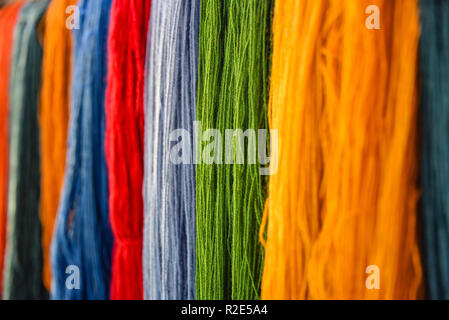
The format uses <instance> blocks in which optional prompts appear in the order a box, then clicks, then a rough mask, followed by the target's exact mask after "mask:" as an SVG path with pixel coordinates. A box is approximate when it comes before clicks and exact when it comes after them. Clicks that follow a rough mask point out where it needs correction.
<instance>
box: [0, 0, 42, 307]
mask: <svg viewBox="0 0 449 320" xmlns="http://www.w3.org/2000/svg"><path fill="white" fill-rule="evenodd" d="M48 3H49V2H48V1H46V0H37V1H33V2H30V3H28V4H26V5H25V6H24V7H22V9H21V12H20V15H19V18H18V21H17V24H16V26H15V29H14V45H13V51H12V62H11V75H10V84H9V90H10V97H11V100H10V153H9V168H10V175H9V194H8V228H7V230H8V231H7V237H8V238H7V246H6V255H5V270H4V274H3V276H4V288H3V297H4V298H5V299H13V300H16V299H44V298H48V293H47V292H46V290H45V288H44V285H43V282H42V268H43V266H42V264H43V256H42V246H41V223H40V219H39V197H40V159H39V158H40V155H39V126H38V100H39V86H40V80H41V79H40V78H41V66H42V55H43V51H42V47H41V44H40V42H39V34H38V29H39V23H40V21H41V18H42V16H43V14H44V12H45V10H46V8H47V6H48Z"/></svg>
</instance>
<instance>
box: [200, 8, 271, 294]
mask: <svg viewBox="0 0 449 320" xmlns="http://www.w3.org/2000/svg"><path fill="white" fill-rule="evenodd" d="M271 3H272V1H269V0H248V1H238V0H231V1H225V2H223V1H221V0H214V1H206V2H204V3H201V15H200V44H199V48H200V49H199V79H198V88H199V89H198V106H197V118H198V120H199V121H201V131H202V133H203V134H202V138H201V141H202V143H201V151H202V152H201V155H199V156H198V158H201V159H200V160H201V164H199V165H198V166H197V172H196V181H197V185H196V201H197V204H196V208H197V241H196V243H197V247H196V249H197V250H196V264H197V265H196V294H197V298H198V299H230V298H232V299H255V298H258V297H259V290H260V278H261V273H262V265H263V252H262V247H261V245H260V243H259V239H258V237H257V235H258V230H259V225H260V221H261V218H262V212H263V207H264V201H265V197H264V195H265V192H264V185H265V183H264V180H265V179H264V177H263V176H261V175H260V174H259V167H260V164H259V163H256V164H250V163H249V162H250V161H249V160H250V158H251V156H248V157H246V156H244V155H241V156H244V158H245V160H244V164H238V163H237V161H236V160H237V159H236V155H238V154H237V152H236V151H237V149H238V142H237V140H236V139H234V138H235V135H234V138H231V143H232V144H231V148H230V149H231V150H232V154H231V153H230V150H224V149H225V148H224V147H223V144H222V141H221V139H220V135H221V137H225V130H226V129H231V130H232V129H234V130H236V129H241V130H243V131H245V130H246V129H254V130H255V135H256V137H257V136H258V133H257V130H258V129H264V128H267V126H268V124H267V100H268V73H269V57H270V46H269V40H270V33H271V30H270V27H271V23H270V20H271ZM208 129H217V130H215V131H210V130H208ZM255 139H257V138H254V140H255ZM249 140H250V139H248V142H246V143H244V146H246V147H247V148H245V150H250V149H251V148H252V147H255V146H254V145H250V143H249ZM228 143H229V141H228ZM252 143H253V144H254V143H256V142H255V141H253V142H252ZM225 144H226V143H225ZM256 144H257V143H256ZM226 149H227V148H226ZM224 151H226V152H224ZM259 151H260V150H259ZM248 153H251V152H248ZM230 155H232V158H231V160H232V161H229V158H230ZM252 156H254V155H252ZM226 160H227V161H226ZM231 162H232V163H235V164H234V165H232V164H230V163H231ZM208 163H212V164H208Z"/></svg>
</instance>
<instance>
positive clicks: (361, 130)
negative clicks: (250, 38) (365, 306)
mask: <svg viewBox="0 0 449 320" xmlns="http://www.w3.org/2000/svg"><path fill="white" fill-rule="evenodd" d="M369 5H376V6H377V7H378V8H379V9H380V11H379V12H380V21H381V28H380V30H377V29H368V28H367V27H366V26H365V21H366V19H367V18H368V16H369V15H368V14H365V10H366V8H367V7H368V6H369ZM273 29H274V36H273V42H274V43H273V47H274V51H273V67H272V76H271V81H272V82H271V92H270V118H271V124H270V125H271V128H273V129H278V130H279V140H280V148H279V169H278V171H277V173H276V174H275V175H273V176H271V177H270V183H269V201H268V202H267V215H268V217H267V221H268V222H267V224H268V226H267V239H266V256H265V266H264V274H263V281H262V298H264V299H415V298H417V297H419V289H420V285H421V265H420V256H419V250H418V246H417V240H416V215H417V213H416V204H417V199H418V190H417V181H416V180H417V161H416V159H417V155H416V122H417V118H416V116H417V86H416V71H417V70H416V66H417V46H418V38H419V24H418V9H417V1H416V0H395V1H389V0H377V1H365V0H360V1H353V0H338V1H337V0H316V1H296V0H284V1H277V2H276V7H275V14H274V27H273ZM369 266H374V267H375V268H378V269H376V270H378V271H379V273H378V275H379V285H380V288H379V289H375V288H371V287H370V283H371V282H370V280H369V277H370V274H367V273H366V272H367V270H368V271H370V270H372V269H369V268H368V267H369ZM367 268H368V269H367ZM375 272H377V271H375ZM367 279H368V281H367ZM367 282H369V283H367Z"/></svg>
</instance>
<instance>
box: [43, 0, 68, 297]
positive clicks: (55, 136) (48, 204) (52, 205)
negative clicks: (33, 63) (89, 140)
mask: <svg viewBox="0 0 449 320" xmlns="http://www.w3.org/2000/svg"><path fill="white" fill-rule="evenodd" d="M76 2H77V0H53V1H52V2H51V4H50V5H49V7H48V10H47V12H46V14H45V24H46V25H47V26H50V27H48V28H46V29H45V36H44V57H43V62H42V89H41V101H40V106H39V125H40V133H41V137H40V138H41V139H40V142H41V199H40V217H41V222H42V248H43V253H44V284H45V287H46V289H47V290H48V291H50V285H51V271H50V243H51V239H52V236H53V226H54V222H55V218H56V213H57V210H58V204H59V196H60V192H61V188H62V181H63V178H64V168H65V150H66V145H67V127H68V121H69V80H70V64H71V47H72V45H71V42H72V41H71V40H72V38H71V34H70V30H69V29H68V28H67V27H66V19H67V15H66V8H67V7H68V6H69V5H72V4H75V3H76Z"/></svg>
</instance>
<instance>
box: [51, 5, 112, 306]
mask: <svg viewBox="0 0 449 320" xmlns="http://www.w3.org/2000/svg"><path fill="white" fill-rule="evenodd" d="M78 6H79V10H80V28H79V29H75V30H74V49H75V50H74V60H73V65H72V70H73V71H72V74H73V75H72V80H71V86H72V91H71V98H70V99H71V100H70V121H69V133H68V135H69V140H68V151H67V157H66V159H67V160H66V171H65V176H64V186H63V190H62V192H61V200H60V204H59V209H58V214H57V218H56V222H55V233H54V237H53V240H52V245H51V265H52V272H53V279H52V292H51V296H52V298H53V299H108V298H109V283H110V275H111V255H112V242H113V238H112V232H111V227H110V224H109V209H108V176H107V168H106V161H105V155H104V129H105V128H104V122H105V116H104V98H105V90H106V67H107V55H106V48H107V34H108V26H109V12H110V6H111V0H81V1H79V2H78ZM66 272H67V273H66ZM69 274H72V275H74V276H73V277H72V278H73V282H72V283H70V286H67V285H66V280H67V277H68V275H69ZM76 275H78V276H79V277H77V276H76ZM76 280H79V282H78V283H77V281H76ZM72 286H73V288H78V289H79V290H72V289H73V288H72ZM78 286H79V287H78Z"/></svg>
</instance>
